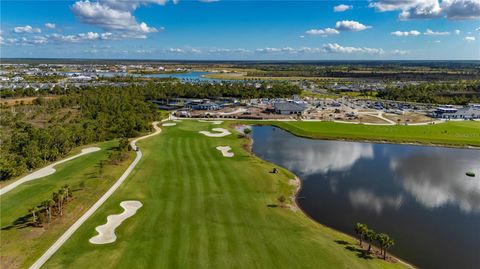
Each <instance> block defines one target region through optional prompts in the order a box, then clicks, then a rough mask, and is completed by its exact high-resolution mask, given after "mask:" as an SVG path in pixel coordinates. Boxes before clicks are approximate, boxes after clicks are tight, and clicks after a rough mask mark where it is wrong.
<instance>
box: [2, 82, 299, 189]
mask: <svg viewBox="0 0 480 269" xmlns="http://www.w3.org/2000/svg"><path fill="white" fill-rule="evenodd" d="M300 92H301V90H300V88H298V87H297V86H293V85H289V84H283V83H277V84H272V85H271V86H258V87H257V86H255V85H244V84H241V83H232V84H226V85H220V84H184V83H178V82H165V83H147V84H144V85H130V86H126V87H107V86H105V87H98V86H97V87H86V88H82V89H77V88H72V89H63V88H54V89H52V90H39V91H33V90H31V89H15V90H5V89H2V91H1V95H2V98H5V97H10V98H12V97H26V96H37V98H36V99H35V101H34V102H33V104H32V105H18V106H12V107H9V106H7V105H4V104H2V107H1V114H2V116H1V118H0V124H1V126H2V127H3V128H2V131H1V143H2V147H1V149H0V153H1V158H0V180H6V179H9V178H12V177H16V176H19V175H22V174H24V173H26V172H28V171H30V170H32V169H36V168H38V167H42V166H44V165H46V164H48V163H50V162H52V161H55V160H57V159H59V158H62V157H64V156H65V155H66V154H68V153H69V152H70V151H71V150H72V149H73V148H75V147H78V146H80V145H86V144H90V143H94V142H99V141H105V140H111V139H116V138H130V137H135V136H138V135H140V134H142V133H146V132H148V131H150V128H151V125H150V124H151V122H152V121H154V120H157V119H158V117H159V115H160V113H159V112H158V111H157V108H156V107H155V106H154V105H153V104H152V103H150V102H148V101H147V100H151V99H160V98H168V97H191V98H207V97H219V96H222V97H237V98H259V97H269V98H272V97H289V96H291V95H293V94H299V93H300ZM44 96H49V99H48V100H47V99H46V98H44Z"/></svg>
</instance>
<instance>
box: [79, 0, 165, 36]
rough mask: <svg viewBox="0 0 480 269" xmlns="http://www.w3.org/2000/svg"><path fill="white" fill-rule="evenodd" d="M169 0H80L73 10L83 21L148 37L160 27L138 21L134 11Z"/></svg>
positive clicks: (129, 34)
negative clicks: (142, 6)
mask: <svg viewBox="0 0 480 269" xmlns="http://www.w3.org/2000/svg"><path fill="white" fill-rule="evenodd" d="M166 2H167V0H132V1H116V0H98V1H97V2H89V1H88V0H86V1H78V2H76V3H75V4H74V5H73V6H72V8H71V10H72V12H73V13H74V14H75V16H76V17H77V18H78V19H79V20H80V21H81V22H83V23H87V24H91V25H95V26H98V27H100V28H102V29H103V30H105V31H107V32H118V33H121V34H119V36H122V37H125V38H146V35H147V34H149V33H155V32H158V29H156V28H154V27H150V26H148V25H147V24H146V23H145V22H138V21H137V19H136V18H135V16H133V11H135V10H136V9H137V8H138V7H139V6H141V5H147V4H159V5H164V4H165V3H166Z"/></svg>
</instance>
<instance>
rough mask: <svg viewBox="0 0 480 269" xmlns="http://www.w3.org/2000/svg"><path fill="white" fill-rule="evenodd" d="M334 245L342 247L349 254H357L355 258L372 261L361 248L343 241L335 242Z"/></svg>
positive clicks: (368, 254)
mask: <svg viewBox="0 0 480 269" xmlns="http://www.w3.org/2000/svg"><path fill="white" fill-rule="evenodd" d="M335 243H337V244H340V245H344V246H345V249H346V250H348V251H351V252H354V253H356V254H357V257H359V258H362V259H365V260H372V259H373V257H372V256H371V255H370V253H368V251H366V250H365V249H363V248H361V247H360V246H358V245H354V244H352V243H350V242H347V241H345V240H335Z"/></svg>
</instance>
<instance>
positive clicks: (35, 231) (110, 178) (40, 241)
mask: <svg viewBox="0 0 480 269" xmlns="http://www.w3.org/2000/svg"><path fill="white" fill-rule="evenodd" d="M116 145H117V142H115V141H110V142H105V143H100V144H99V145H98V146H99V147H100V148H101V149H102V150H100V151H97V152H93V153H90V154H87V155H84V156H81V157H78V158H76V159H73V160H71V161H68V162H66V163H63V164H60V165H58V166H55V169H56V170H57V171H56V172H55V173H54V174H52V175H50V176H47V177H44V178H41V179H37V180H34V181H31V182H27V183H25V184H22V185H20V186H18V187H17V188H15V189H14V190H12V191H10V192H8V193H6V194H4V195H2V196H0V216H1V218H0V225H1V230H0V238H1V244H0V256H1V261H0V268H26V267H28V266H30V265H31V264H32V263H33V262H34V261H35V260H36V259H37V258H39V257H40V256H41V255H42V254H43V252H45V251H46V250H47V249H48V248H49V247H50V245H52V244H53V242H55V241H56V240H57V239H58V237H60V235H62V234H63V233H64V232H65V230H66V229H68V227H70V226H71V225H72V224H73V223H74V222H75V221H76V220H77V219H78V218H79V217H80V216H81V215H82V214H83V213H84V212H85V211H86V210H87V209H88V208H89V207H90V206H91V205H93V203H94V202H96V201H97V200H98V198H99V197H100V196H101V195H102V194H103V193H105V192H106V190H107V189H108V188H109V187H110V186H111V185H112V184H113V183H114V182H115V181H116V180H117V178H118V177H119V176H120V175H121V174H122V173H123V171H124V170H125V169H126V167H127V166H128V165H129V164H130V163H131V161H132V159H133V156H134V152H131V153H130V154H129V159H128V160H126V161H124V162H123V163H122V164H120V165H105V166H104V168H103V173H102V175H101V176H100V175H99V172H100V168H99V163H100V161H101V160H106V159H107V156H108V153H109V151H110V150H111V149H112V148H113V147H114V146H116ZM82 182H83V183H82ZM65 184H68V185H70V187H71V189H72V191H73V199H72V200H71V201H70V202H69V203H68V205H67V206H66V208H65V214H64V216H62V217H60V218H57V219H55V220H54V221H53V222H52V223H50V224H48V225H45V226H44V227H43V228H40V227H32V226H29V225H28V222H25V221H22V219H21V218H24V217H26V218H27V219H28V215H29V212H28V209H29V208H31V207H33V206H38V205H40V203H41V202H42V201H44V200H46V199H48V198H51V195H52V193H53V192H55V191H57V190H58V189H59V188H60V187H61V186H63V185H65ZM15 222H17V223H15Z"/></svg>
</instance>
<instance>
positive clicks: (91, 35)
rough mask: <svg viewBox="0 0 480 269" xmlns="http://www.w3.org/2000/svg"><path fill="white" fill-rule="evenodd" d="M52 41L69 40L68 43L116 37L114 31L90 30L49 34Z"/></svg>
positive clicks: (48, 36)
mask: <svg viewBox="0 0 480 269" xmlns="http://www.w3.org/2000/svg"><path fill="white" fill-rule="evenodd" d="M46 37H47V38H49V39H50V40H52V41H56V42H68V43H77V42H82V41H94V40H109V39H114V38H115V37H114V35H113V34H112V33H108V32H107V33H101V34H99V33H95V32H88V33H80V34H76V35H60V34H51V35H47V36H46Z"/></svg>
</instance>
